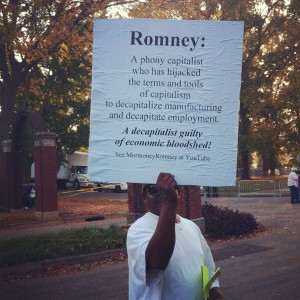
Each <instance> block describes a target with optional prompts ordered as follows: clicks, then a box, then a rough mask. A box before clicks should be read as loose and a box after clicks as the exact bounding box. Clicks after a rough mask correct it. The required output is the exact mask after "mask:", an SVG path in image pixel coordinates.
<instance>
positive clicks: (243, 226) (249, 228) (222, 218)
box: [202, 203, 258, 238]
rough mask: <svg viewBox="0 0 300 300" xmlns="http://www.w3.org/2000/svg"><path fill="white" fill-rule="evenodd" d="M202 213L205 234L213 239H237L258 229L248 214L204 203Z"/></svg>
mask: <svg viewBox="0 0 300 300" xmlns="http://www.w3.org/2000/svg"><path fill="white" fill-rule="evenodd" d="M202 211H203V216H204V218H205V229H206V232H207V233H208V234H209V235H210V236H212V237H214V238H226V237H232V236H235V237H239V236H242V235H246V234H249V233H252V232H254V231H256V230H257V229H258V223H257V222H256V219H255V217H254V216H253V215H252V214H250V213H246V212H240V211H238V210H236V211H233V210H231V209H229V208H227V207H217V206H214V205H212V204H209V203H204V205H203V206H202Z"/></svg>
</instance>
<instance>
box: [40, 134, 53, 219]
mask: <svg viewBox="0 0 300 300" xmlns="http://www.w3.org/2000/svg"><path fill="white" fill-rule="evenodd" d="M56 165H57V161H56V135H55V133H53V132H38V133H36V134H35V135H34V171H35V190H36V211H35V219H36V220H38V221H48V220H55V219H57V218H58V206H57V178H56V177H57V166H56Z"/></svg>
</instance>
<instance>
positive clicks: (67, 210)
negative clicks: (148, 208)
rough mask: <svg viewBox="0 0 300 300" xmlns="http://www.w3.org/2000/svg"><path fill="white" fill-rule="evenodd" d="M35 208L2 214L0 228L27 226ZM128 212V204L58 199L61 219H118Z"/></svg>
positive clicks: (106, 200)
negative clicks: (92, 217) (99, 216)
mask: <svg viewBox="0 0 300 300" xmlns="http://www.w3.org/2000/svg"><path fill="white" fill-rule="evenodd" d="M34 211H35V209H34V208H31V209H27V210H25V209H24V208H21V209H17V210H11V211H8V212H0V228H1V227H2V228H3V227H9V226H10V225H11V224H24V223H25V224H26V223H31V222H33V220H34ZM127 212H128V206H127V202H124V201H116V200H109V199H84V200H83V199H81V198H76V197H68V198H66V197H58V213H59V219H61V220H63V219H72V218H76V217H81V216H97V215H108V216H109V215H113V216H114V217H118V215H122V214H125V213H127Z"/></svg>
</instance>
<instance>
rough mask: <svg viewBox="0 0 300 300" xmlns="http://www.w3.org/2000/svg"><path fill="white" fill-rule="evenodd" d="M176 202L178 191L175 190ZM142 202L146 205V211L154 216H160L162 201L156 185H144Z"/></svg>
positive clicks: (178, 196) (178, 195)
mask: <svg viewBox="0 0 300 300" xmlns="http://www.w3.org/2000/svg"><path fill="white" fill-rule="evenodd" d="M175 192H176V197H177V201H178V200H179V199H180V194H179V189H178V188H176V190H175ZM143 200H144V202H145V203H146V205H147V208H148V211H150V212H152V213H153V214H155V215H158V216H159V215H160V210H161V206H162V203H163V199H162V197H161V195H160V194H159V191H158V188H157V186H156V184H145V185H144V187H143Z"/></svg>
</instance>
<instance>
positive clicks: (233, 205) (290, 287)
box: [0, 197, 300, 300]
mask: <svg viewBox="0 0 300 300" xmlns="http://www.w3.org/2000/svg"><path fill="white" fill-rule="evenodd" d="M204 201H207V202H209V203H212V204H214V205H218V206H223V207H228V208H230V209H233V210H239V211H241V212H249V213H252V214H253V215H254V216H255V217H256V219H257V221H258V222H260V223H262V224H263V225H265V226H267V227H269V228H270V229H269V230H267V231H265V232H263V233H260V234H258V235H255V236H253V237H251V238H245V239H233V240H229V241H215V242H209V244H210V247H211V249H212V252H213V256H214V258H215V262H216V265H217V266H220V267H221V269H222V274H221V276H220V283H221V286H222V289H223V290H224V292H225V295H226V296H227V299H231V300H234V299H237V300H241V299H242V300H248V299H249V300H250V299H251V300H253V299H256V300H260V299H261V300H268V299H270V300H277V299H280V300H281V299H282V300H286V299H291V300H298V299H300V293H299V292H298V290H299V289H297V286H298V284H299V281H300V204H291V203H290V200H289V197H241V198H237V197H224V198H223V197H220V198H204V199H202V202H204ZM112 223H117V224H118V225H126V219H125V218H119V219H111V220H102V221H95V222H79V223H70V224H53V223H52V224H45V225H44V226H40V227H39V228H36V227H32V226H31V227H30V226H28V225H27V226H24V227H22V226H16V227H13V226H12V227H11V228H9V229H6V230H0V238H1V239H8V238H11V237H18V236H23V235H29V234H38V233H42V232H49V231H56V230H61V229H64V228H69V227H71V228H74V227H78V226H100V227H107V226H109V225H110V224H112ZM121 251H123V252H124V253H125V249H122V250H121ZM118 253H119V252H118V251H108V252H102V253H95V254H91V255H84V256H78V257H71V258H61V259H55V260H49V261H44V262H40V263H30V264H25V265H22V266H20V265H19V266H14V267H8V268H0V276H1V277H2V276H5V275H6V274H9V273H14V272H28V271H32V270H34V271H37V270H41V269H43V268H45V267H49V266H63V265H66V264H74V263H81V264H82V263H87V262H91V261H95V260H101V259H103V257H111V256H112V255H118ZM111 269H112V267H109V266H108V267H107V270H106V272H105V274H108V272H110V270H111ZM123 270H126V265H124V266H123ZM117 272H120V271H117ZM124 272H126V271H124ZM102 273H103V272H102ZM105 274H103V276H104V275H105ZM97 276H100V274H98V275H97ZM101 276H102V275H101ZM73 280H74V279H73ZM126 280H127V279H126V277H124V282H123V286H124V289H125V293H126V286H127V283H126ZM69 284H70V283H69ZM110 284H111V283H109V282H107V283H106V284H104V285H103V288H104V287H105V286H106V288H107V287H109V285H110ZM3 287H4V286H3ZM97 288H98V292H101V289H102V287H101V286H99V287H97ZM113 290H114V288H113V285H112V286H111V289H108V292H107V293H110V291H113ZM71 292H72V291H71ZM71 292H70V293H71ZM82 297H83V295H82ZM126 297H127V296H126V295H125V294H124V297H123V298H124V299H126ZM75 298H76V297H75ZM75 298H74V299H75ZM123 298H122V297H121V298H118V299H123ZM70 299H71V296H70ZM77 299H80V297H77ZM103 299H113V298H111V297H110V296H109V294H107V295H106V297H104V298H103Z"/></svg>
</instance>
